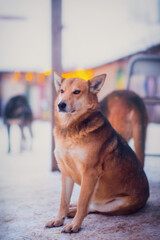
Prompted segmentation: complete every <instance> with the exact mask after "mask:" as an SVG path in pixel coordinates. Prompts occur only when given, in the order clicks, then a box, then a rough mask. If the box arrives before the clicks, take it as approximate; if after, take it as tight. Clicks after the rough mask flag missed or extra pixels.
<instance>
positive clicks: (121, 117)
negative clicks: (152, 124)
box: [100, 90, 148, 166]
mask: <svg viewBox="0 0 160 240" xmlns="http://www.w3.org/2000/svg"><path fill="white" fill-rule="evenodd" d="M100 107H101V110H102V112H103V114H104V115H105V116H106V117H107V118H108V120H109V121H110V123H111V125H112V127H113V128H114V129H115V130H116V131H117V132H118V133H119V134H121V135H122V137H124V138H125V139H126V141H129V140H130V139H131V138H133V140H134V147H135V152H136V155H137V157H138V159H139V160H140V162H141V164H142V166H143V165H144V151H145V140H146V129H147V123H148V117H147V111H146V108H145V105H144V103H143V100H142V99H141V98H140V97H139V96H138V95H137V94H136V93H134V92H132V91H129V90H116V91H114V92H112V93H110V94H109V95H108V96H107V97H105V98H104V99H103V100H102V101H101V103H100Z"/></svg>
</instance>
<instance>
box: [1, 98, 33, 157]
mask: <svg viewBox="0 0 160 240" xmlns="http://www.w3.org/2000/svg"><path fill="white" fill-rule="evenodd" d="M32 119H33V115H32V110H31V108H30V106H29V104H28V101H27V99H26V97H25V96H23V95H17V96H14V97H12V98H10V99H9V101H8V102H7V104H6V106H5V109H4V123H5V124H6V125H7V130H8V153H9V152H10V151H11V143H10V127H11V125H12V124H18V125H19V127H20V130H21V145H20V151H22V150H23V149H24V142H25V135H24V127H25V126H27V127H28V129H29V132H30V135H31V138H32V137H33V134H32V129H31V124H32Z"/></svg>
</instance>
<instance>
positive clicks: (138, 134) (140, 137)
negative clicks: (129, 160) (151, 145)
mask: <svg viewBox="0 0 160 240" xmlns="http://www.w3.org/2000/svg"><path fill="white" fill-rule="evenodd" d="M132 131H133V139H134V147H135V153H136V155H137V158H138V159H139V161H140V162H141V164H142V167H144V153H145V141H146V126H144V123H136V124H135V125H134V126H133V130H132Z"/></svg>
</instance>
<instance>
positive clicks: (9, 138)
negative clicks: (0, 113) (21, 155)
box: [7, 124, 11, 153]
mask: <svg viewBox="0 0 160 240" xmlns="http://www.w3.org/2000/svg"><path fill="white" fill-rule="evenodd" d="M10 129H11V126H10V124H7V132H8V153H10V152H11V131H10Z"/></svg>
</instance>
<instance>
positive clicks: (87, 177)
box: [46, 74, 149, 233]
mask: <svg viewBox="0 0 160 240" xmlns="http://www.w3.org/2000/svg"><path fill="white" fill-rule="evenodd" d="M105 78H106V75H105V74H103V75H100V76H97V77H94V78H93V79H91V80H89V81H85V80H83V79H79V78H70V79H64V78H61V77H60V76H58V75H57V74H55V77H54V80H55V87H56V90H57V92H58V97H57V100H56V101H55V117H56V127H55V129H54V137H55V156H56V159H57V162H58V166H59V169H60V171H61V174H62V193H61V203H60V209H59V212H58V215H57V217H56V218H55V219H53V220H51V221H49V222H48V223H47V224H46V227H49V228H50V227H58V226H61V225H63V223H64V220H65V218H66V217H67V216H72V217H73V216H74V215H75V216H74V218H73V220H72V221H71V222H70V223H69V224H67V225H66V226H64V227H63V230H62V232H65V233H70V232H78V230H79V229H80V227H81V224H82V222H83V219H84V218H85V216H86V215H87V214H88V213H89V212H98V213H103V214H108V215H121V214H129V213H133V212H136V211H137V210H139V209H141V208H142V207H143V206H144V205H145V204H146V201H147V199H148V197H149V185H148V180H147V178H146V175H145V173H144V171H143V168H142V165H141V163H140V162H139V161H138V159H137V157H136V155H135V153H134V152H133V150H132V149H131V148H130V147H129V146H128V144H127V142H126V141H125V140H124V139H123V138H122V137H121V136H120V135H119V134H118V133H117V132H116V131H115V130H114V129H113V128H112V126H111V124H110V123H109V121H108V120H107V119H106V118H105V117H104V116H103V114H102V113H101V111H100V107H99V104H98V99H97V93H98V92H99V90H100V89H101V87H102V85H103V83H104V81H105ZM74 182H76V183H77V184H79V185H81V190H80V196H79V199H78V204H77V207H74V208H73V207H70V205H69V204H70V198H71V194H72V190H73V185H74Z"/></svg>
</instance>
